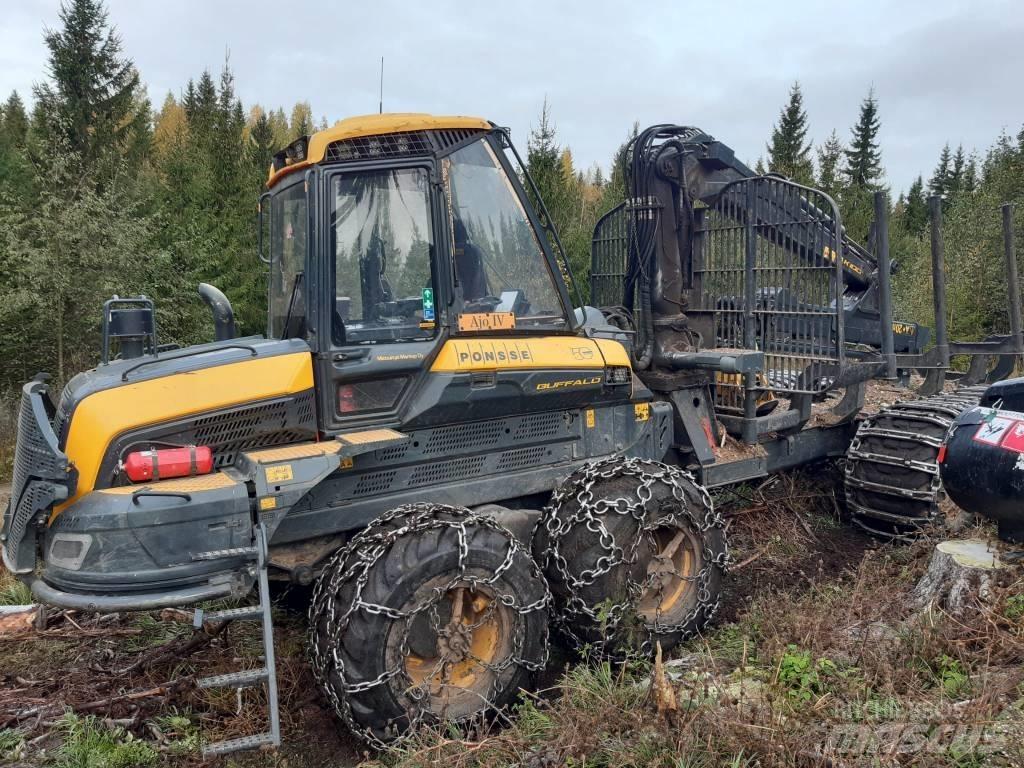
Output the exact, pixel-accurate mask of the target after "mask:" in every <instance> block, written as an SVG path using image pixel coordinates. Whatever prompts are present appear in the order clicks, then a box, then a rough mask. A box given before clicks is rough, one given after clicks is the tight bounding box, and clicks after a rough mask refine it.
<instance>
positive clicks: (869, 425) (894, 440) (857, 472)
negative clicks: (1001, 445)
mask: <svg viewBox="0 0 1024 768" xmlns="http://www.w3.org/2000/svg"><path fill="white" fill-rule="evenodd" d="M984 390H985V387H964V388H962V389H958V390H955V391H953V392H948V393H942V394H939V395H934V396H932V397H926V398H922V399H920V400H905V401H901V402H898V403H895V404H894V405H891V406H889V407H888V408H884V409H883V410H882V411H880V412H879V413H877V414H875V415H873V416H869V417H867V418H866V419H864V420H863V421H862V422H861V423H860V426H859V427H858V428H857V434H856V436H855V437H854V439H853V442H852V443H850V447H849V449H848V450H847V453H846V473H845V489H846V503H847V507H848V508H849V509H850V512H851V513H852V515H853V521H854V522H855V523H856V524H857V525H858V526H859V527H861V528H863V529H864V530H866V531H868V532H869V533H871V534H874V535H876V536H882V537H885V538H895V539H911V538H913V537H915V536H917V535H918V534H919V533H920V532H921V530H922V529H923V528H924V527H926V526H928V525H930V524H933V523H935V522H941V521H940V520H939V503H940V502H941V501H942V499H943V498H944V496H945V494H944V492H943V489H942V481H941V479H940V477H939V464H938V456H939V446H940V445H941V444H942V441H943V439H944V438H945V436H946V431H947V430H948V429H949V427H950V426H951V425H952V423H953V421H954V420H955V419H956V417H957V416H959V415H960V414H961V413H963V412H964V411H966V410H967V409H968V408H971V407H973V406H975V405H977V404H978V398H980V397H981V394H982V392H984Z"/></svg>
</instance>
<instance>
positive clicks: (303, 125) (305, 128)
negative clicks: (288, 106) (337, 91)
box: [289, 101, 313, 141]
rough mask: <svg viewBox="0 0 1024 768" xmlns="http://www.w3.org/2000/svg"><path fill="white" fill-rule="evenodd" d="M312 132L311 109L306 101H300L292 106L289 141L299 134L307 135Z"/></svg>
mask: <svg viewBox="0 0 1024 768" xmlns="http://www.w3.org/2000/svg"><path fill="white" fill-rule="evenodd" d="M311 133H313V109H312V108H311V107H310V106H309V102H308V101H300V102H299V103H298V104H296V105H295V106H294V107H292V120H291V126H290V128H289V141H294V140H295V139H297V138H299V137H300V136H308V135H310V134H311Z"/></svg>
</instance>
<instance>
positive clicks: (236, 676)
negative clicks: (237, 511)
mask: <svg viewBox="0 0 1024 768" xmlns="http://www.w3.org/2000/svg"><path fill="white" fill-rule="evenodd" d="M255 538H256V542H255V545H254V546H252V547H241V548H236V549H218V550H213V551H210V552H198V553H196V554H195V555H193V556H192V559H193V560H237V559H238V558H240V557H244V558H246V559H248V560H250V562H252V563H254V564H255V566H256V571H257V582H258V590H257V594H258V596H259V604H257V605H246V606H241V607H239V608H228V609H226V610H223V611H204V610H203V609H202V608H198V609H196V611H195V614H194V616H193V620H192V623H193V625H194V626H195V628H196V629H199V628H201V627H202V626H203V624H204V623H205V622H207V621H229V620H231V621H258V622H260V623H261V624H262V628H263V634H262V637H263V666H262V667H260V668H258V669H247V670H242V671H239V672H229V673H227V674H223V675H213V676H211V677H202V678H199V679H198V680H197V681H196V685H198V686H199V687H200V688H236V689H239V690H241V689H242V688H249V687H252V686H256V685H261V684H264V683H265V684H266V686H267V708H268V709H269V713H268V715H269V718H268V719H269V720H270V730H269V731H267V732H266V733H257V734H253V735H251V736H242V737H239V738H237V739H228V740H226V741H217V742H214V743H212V744H206V745H205V746H204V747H203V757H213V756H214V755H227V754H230V753H232V752H241V751H243V750H246V749H258V748H259V747H265V746H273V747H277V746H280V744H281V720H280V714H279V712H278V708H277V705H278V702H277V672H276V669H275V666H274V627H273V624H272V623H271V617H270V585H269V581H268V579H267V559H268V558H267V536H266V529H265V528H264V527H263V524H262V523H261V524H260V525H259V526H257V528H256V530H255Z"/></svg>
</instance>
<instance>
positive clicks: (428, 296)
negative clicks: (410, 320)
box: [423, 288, 434, 320]
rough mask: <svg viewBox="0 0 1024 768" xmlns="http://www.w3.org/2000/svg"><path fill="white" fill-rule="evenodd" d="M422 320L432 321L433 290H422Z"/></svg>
mask: <svg viewBox="0 0 1024 768" xmlns="http://www.w3.org/2000/svg"><path fill="white" fill-rule="evenodd" d="M423 319H424V320H433V319H434V289H433V288H424V289H423Z"/></svg>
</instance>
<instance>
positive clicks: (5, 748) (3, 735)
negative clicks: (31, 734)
mask: <svg viewBox="0 0 1024 768" xmlns="http://www.w3.org/2000/svg"><path fill="white" fill-rule="evenodd" d="M24 749H25V738H24V737H23V736H22V735H21V734H20V733H19V732H18V731H15V730H13V729H12V728H0V763H3V764H7V763H13V762H14V761H16V760H18V759H20V758H21V755H22V752H23V750H24Z"/></svg>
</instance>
